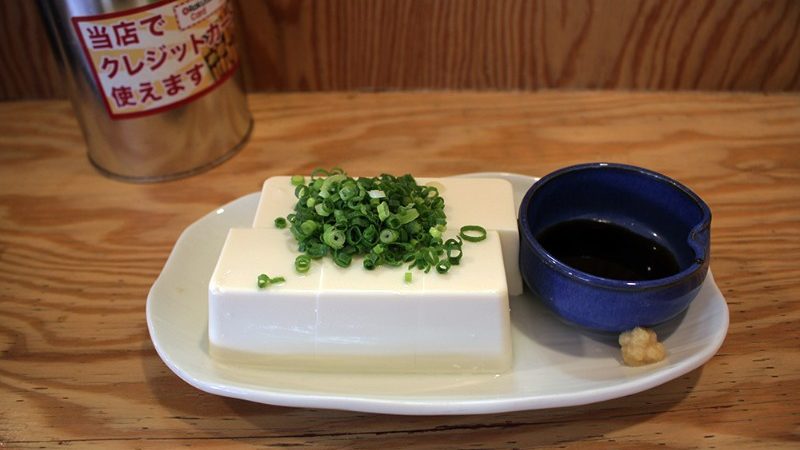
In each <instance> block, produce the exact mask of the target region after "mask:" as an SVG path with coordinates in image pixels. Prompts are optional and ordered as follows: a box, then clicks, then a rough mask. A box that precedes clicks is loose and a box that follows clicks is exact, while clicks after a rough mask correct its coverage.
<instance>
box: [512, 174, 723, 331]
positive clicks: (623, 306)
mask: <svg viewBox="0 0 800 450" xmlns="http://www.w3.org/2000/svg"><path fill="white" fill-rule="evenodd" d="M580 219H589V220H594V221H602V222H610V223H612V224H616V225H620V226H622V227H624V228H626V229H627V230H629V231H632V232H634V233H636V234H639V235H640V236H643V237H646V238H648V239H650V240H653V241H656V242H657V243H659V244H661V245H662V246H663V247H665V248H666V249H667V250H669V251H670V253H672V254H673V255H674V256H675V260H676V262H677V264H678V272H677V273H675V274H674V275H668V276H665V277H663V278H656V279H649V280H644V281H631V280H625V279H612V278H604V277H601V276H596V275H592V274H590V273H587V272H584V271H581V270H578V269H575V268H573V267H571V266H569V265H567V264H566V263H564V262H562V261H560V260H559V259H557V258H556V257H554V256H553V255H551V254H550V253H548V252H547V251H546V250H545V249H544V248H543V247H542V245H541V244H540V242H539V240H537V236H539V235H540V233H541V232H542V231H544V230H546V229H548V227H551V226H553V225H555V224H558V223H562V222H565V221H570V220H580ZM710 225H711V211H710V210H709V208H708V206H707V205H706V204H705V203H704V202H703V201H702V200H701V199H700V197H698V196H697V195H696V194H695V193H693V192H692V191H690V190H689V189H688V188H686V187H685V186H683V185H682V184H680V183H678V182H677V181H675V180H672V179H670V178H668V177H666V176H664V175H661V174H658V173H656V172H653V171H650V170H646V169H642V168H640V167H634V166H628V165H622V164H610V163H592V164H582V165H577V166H572V167H567V168H564V169H561V170H558V171H556V172H553V173H551V174H549V175H547V176H545V177H544V178H542V179H541V180H539V181H538V182H536V183H535V184H534V185H533V186H532V187H531V188H530V190H529V191H528V192H527V193H526V195H525V198H524V199H523V200H522V204H521V206H520V211H519V231H520V270H521V272H522V277H523V279H524V280H525V283H526V284H527V285H528V287H529V288H531V290H532V291H533V292H534V293H536V294H537V295H538V297H539V298H540V299H541V301H543V302H544V303H545V304H546V305H547V306H549V307H550V308H551V309H552V310H553V311H554V312H555V313H556V314H558V315H559V316H560V317H561V318H563V319H564V320H566V321H568V322H571V323H573V324H577V325H579V326H582V327H585V328H589V329H592V330H598V331H608V332H615V333H617V332H621V331H625V330H629V329H631V328H633V327H636V326H653V325H656V324H659V323H662V322H664V321H667V320H669V319H671V318H673V317H675V316H677V315H678V314H680V313H681V312H683V311H684V310H685V309H686V308H687V307H688V306H689V303H690V302H691V301H692V300H693V299H694V297H695V296H696V295H697V293H698V291H699V290H700V285H701V284H702V283H703V280H704V279H705V277H706V273H707V272H708V262H709V243H710Z"/></svg>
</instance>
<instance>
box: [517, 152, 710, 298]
mask: <svg viewBox="0 0 800 450" xmlns="http://www.w3.org/2000/svg"><path fill="white" fill-rule="evenodd" d="M609 169H611V170H623V171H628V172H634V173H636V174H639V175H643V176H645V177H648V178H650V179H653V180H655V181H657V182H660V183H666V184H669V185H671V186H672V187H673V188H675V189H677V190H679V191H681V192H683V193H684V194H685V195H687V196H688V197H689V198H690V199H691V200H692V201H694V202H695V204H697V206H698V207H699V208H700V210H701V213H702V217H701V220H700V221H699V222H698V223H697V225H695V226H694V227H692V229H691V231H690V232H689V236H688V237H687V239H689V246H690V247H691V248H692V249H693V250H694V251H695V257H696V258H695V261H694V262H693V263H692V264H691V265H689V267H687V268H685V269H684V270H682V271H680V272H678V273H676V274H674V275H670V276H668V277H663V278H657V279H654V280H640V281H633V280H617V279H613V278H605V277H600V276H597V275H592V274H590V273H587V272H583V271H581V270H578V269H576V268H574V267H572V266H569V265H567V264H565V263H563V262H561V261H560V260H558V259H557V258H555V257H554V256H553V255H551V254H550V253H549V252H547V251H546V250H545V249H544V247H542V246H541V244H539V241H537V240H536V237H535V236H533V232H532V231H531V228H530V223H529V221H528V214H527V210H528V208H529V206H530V203H531V201H532V199H533V197H534V195H536V193H537V192H538V191H539V190H540V189H541V188H542V187H543V186H545V185H546V184H547V183H549V182H550V181H552V180H554V179H556V178H558V177H561V176H563V175H565V174H569V173H573V172H578V171H586V170H593V171H597V170H609ZM518 217H519V219H518V220H519V229H520V234H521V236H522V239H524V241H525V243H526V244H527V246H529V247H530V248H531V249H532V250H533V253H534V254H535V255H536V256H537V257H538V258H539V259H540V260H541V261H542V262H544V263H545V264H546V265H547V266H549V267H551V268H552V269H555V270H556V271H558V272H560V273H561V274H563V275H566V276H567V277H569V278H571V279H573V280H576V281H579V282H581V283H584V284H591V285H597V286H602V287H606V288H615V289H625V290H631V289H637V290H649V289H658V288H665V287H669V286H672V285H675V284H679V283H681V282H683V281H684V280H686V279H688V278H692V277H693V276H694V275H702V273H703V272H704V271H705V270H707V269H708V266H709V257H710V251H705V245H703V246H701V245H699V244H698V243H697V242H696V241H693V240H692V239H691V238H692V237H694V236H696V235H698V233H700V232H702V231H704V230H705V229H707V228H709V227H710V226H711V209H710V208H709V207H708V205H707V204H706V203H705V202H704V201H703V199H701V198H700V196H698V195H697V194H695V193H694V192H693V191H692V190H691V189H689V188H688V187H686V186H685V185H683V184H681V183H680V182H678V181H677V180H675V179H673V178H670V177H668V176H666V175H664V174H661V173H658V172H655V171H653V170H650V169H645V168H644V167H639V166H633V165H629V164H621V163H610V162H590V163H583V164H576V165H572V166H567V167H563V168H561V169H558V170H555V171H553V172H551V173H549V174H547V175H545V176H543V177H542V178H541V179H539V180H538V181H537V182H535V183H534V184H533V185H532V186H531V187H530V189H528V191H527V192H526V193H525V196H524V197H523V199H522V202H521V204H520V208H519V216H518ZM709 250H710V240H709ZM521 252H522V250H520V253H521ZM701 256H702V261H701V262H698V261H697V260H698V259H699V258H700V257H701ZM698 278H699V280H700V281H699V283H702V280H703V278H704V277H702V276H701V277H698ZM699 283H698V284H699Z"/></svg>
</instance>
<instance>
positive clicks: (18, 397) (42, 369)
mask: <svg viewBox="0 0 800 450" xmlns="http://www.w3.org/2000/svg"><path fill="white" fill-rule="evenodd" d="M249 100H250V105H251V108H252V111H253V113H254V115H255V119H256V125H255V129H254V132H253V135H252V137H251V139H250V141H249V142H248V143H247V145H246V146H245V148H244V149H243V150H242V151H241V153H240V154H238V155H237V156H235V157H234V158H233V159H231V160H229V161H228V162H226V163H224V164H223V165H221V166H219V167H217V168H214V169H212V170H210V171H208V172H206V173H203V174H201V175H198V176H195V177H192V178H187V179H183V180H179V181H174V182H169V183H161V184H153V185H136V184H126V183H122V182H117V181H113V180H109V179H107V178H103V177H102V176H100V175H99V174H98V173H97V172H95V171H94V169H93V168H92V167H91V166H90V164H89V163H88V162H87V160H86V157H85V153H86V149H85V146H84V143H83V139H82V137H81V134H80V131H79V128H78V125H77V123H76V121H75V119H74V117H73V115H72V112H71V109H70V107H69V106H68V104H67V103H66V102H59V101H48V102H13V103H3V104H0V448H56V447H58V448H62V447H64V446H68V447H70V448H89V449H116V448H145V449H150V448H177V447H190V448H216V447H224V448H252V447H259V448H278V447H294V446H297V447H311V448H325V449H334V448H355V449H362V448H364V449H365V448H419V449H435V448H486V449H489V448H492V449H515V448H534V447H543V448H569V449H573V448H575V449H577V448H581V449H595V448H596V449H599V448H618V449H647V448H672V449H690V448H735V449H763V448H786V449H790V448H791V449H796V448H798V446H800V394H798V389H797V386H798V382H800V345H799V344H800V286H798V282H797V280H798V279H799V278H800V264H798V262H797V261H798V256H800V97H799V96H797V95H771V96H764V95H756V94H697V93H673V94H655V93H652V94H645V93H641V94H635V93H540V94H519V93H507V94H499V93H494V94H488V93H486V94H479V93H473V94H452V93H451V94H448V93H416V94H408V93H406V94H401V93H384V94H282V95H268V94H255V95H251V96H250V97H249ZM597 160H605V161H616V162H623V163H631V164H637V165H641V166H645V167H648V168H651V169H654V170H657V171H660V172H662V173H665V174H667V175H669V176H672V177H675V178H677V179H678V180H680V181H682V182H684V183H685V184H687V185H688V186H689V187H691V188H692V189H693V190H695V191H696V192H697V193H698V194H699V195H701V196H702V197H703V198H704V199H705V200H706V201H707V203H708V204H709V205H710V206H711V209H712V211H713V214H714V219H713V226H712V236H713V237H712V242H713V243H712V248H713V259H712V263H711V265H712V268H713V270H714V274H715V277H716V280H717V283H718V284H719V286H720V288H721V290H722V292H723V294H724V295H725V297H726V299H727V301H728V305H729V307H730V313H731V325H730V330H729V334H728V336H727V339H726V341H725V343H724V344H723V346H722V348H721V349H720V351H719V353H718V354H717V355H716V356H715V357H714V358H712V359H711V360H710V361H709V362H708V363H707V364H705V365H704V366H703V367H702V368H700V369H697V370H695V371H693V372H690V373H689V374H687V375H685V376H682V377H680V378H678V379H675V380H673V381H671V382H668V383H666V384H664V385H662V386H659V387H656V388H654V389H651V390H648V391H645V392H642V393H639V394H636V395H632V396H629V397H625V398H620V399H616V400H610V401H605V402H602V403H597V404H592V405H586V406H578V407H569V408H560V409H550V410H541V411H523V412H516V413H507V414H491V415H471V416H447V417H445V416H434V417H404V416H391V415H375V414H363V413H354V412H341V411H329V410H319V409H302V408H286V407H276V406H269V405H261V404H255V403H250V402H247V401H241V400H234V399H228V398H223V397H218V396H214V395H210V394H206V393H203V392H201V391H199V390H197V389H195V388H193V387H191V386H189V385H188V384H187V383H185V382H183V381H182V380H181V379H179V378H178V377H177V376H176V375H174V374H173V373H172V372H171V371H170V370H169V369H168V368H167V367H166V366H165V365H164V363H163V362H162V361H161V360H160V359H159V357H158V356H157V355H156V352H155V351H154V349H153V345H152V343H151V341H150V339H149V336H148V332H147V326H146V323H145V313H144V312H145V311H144V308H145V298H146V297H147V293H148V290H149V288H150V286H151V284H152V283H153V281H154V280H155V278H156V276H157V275H158V274H159V272H160V270H161V268H162V265H163V264H164V262H165V260H166V258H167V256H168V254H169V252H170V250H171V248H172V246H173V245H174V243H175V240H176V239H177V237H178V235H179V234H180V233H181V231H182V230H183V229H184V228H185V227H186V226H188V225H189V224H191V223H192V222H194V221H195V220H197V219H198V218H200V217H201V216H203V215H204V214H206V213H207V212H209V211H212V210H214V209H215V208H217V207H218V206H219V205H222V204H224V203H227V202H229V201H231V200H233V199H236V198H238V197H239V196H242V195H244V194H247V193H250V192H253V191H256V190H258V189H259V186H260V184H261V182H262V181H263V180H264V179H265V178H266V177H268V176H271V175H277V174H294V173H303V172H308V171H310V170H311V169H313V168H315V167H331V166H333V165H336V164H339V165H341V166H342V167H345V168H346V169H347V170H348V171H349V172H351V173H352V174H354V175H369V174H374V173H375V172H376V171H378V170H383V169H390V170H391V171H393V172H406V171H410V172H413V173H414V174H417V175H420V176H441V175H450V174H455V173H460V172H470V171H482V170H492V171H512V172H519V173H524V174H530V175H543V174H546V173H548V172H550V171H552V170H554V169H557V168H559V167H562V166H566V165H569V164H573V163H579V162H586V161H597Z"/></svg>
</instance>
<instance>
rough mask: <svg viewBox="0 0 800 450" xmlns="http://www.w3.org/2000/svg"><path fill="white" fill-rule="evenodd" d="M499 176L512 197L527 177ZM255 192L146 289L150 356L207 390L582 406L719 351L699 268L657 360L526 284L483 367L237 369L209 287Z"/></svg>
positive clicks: (211, 218)
mask: <svg viewBox="0 0 800 450" xmlns="http://www.w3.org/2000/svg"><path fill="white" fill-rule="evenodd" d="M465 176H492V177H499V178H504V179H507V180H509V181H510V182H511V183H512V185H513V186H514V194H515V199H516V201H517V204H519V201H520V200H521V198H522V196H523V195H524V194H525V192H526V191H527V189H528V188H529V187H530V186H531V184H533V183H534V182H535V181H536V179H535V178H532V177H528V176H523V175H516V174H509V173H481V174H468V175H465ZM258 199H259V194H258V193H253V194H249V195H246V196H244V197H241V198H239V199H237V200H235V201H233V202H231V203H229V204H227V205H225V206H223V207H221V208H219V209H217V210H216V211H213V212H211V213H209V214H208V215H206V216H205V217H203V218H201V219H200V220H198V221H197V222H195V223H194V224H192V225H190V226H189V227H188V228H186V230H185V231H184V232H183V234H181V236H180V238H179V239H178V241H177V243H176V244H175V248H174V249H173V250H172V253H171V254H170V256H169V259H168V260H167V262H166V264H165V266H164V269H163V271H162V272H161V275H160V276H159V277H158V279H157V280H156V282H155V283H154V284H153V287H152V289H151V290H150V295H149V296H148V297H147V326H148V328H149V330H150V337H151V339H152V341H153V345H154V346H155V348H156V351H158V354H159V356H160V357H161V359H163V360H164V362H165V363H166V364H167V366H169V368H170V369H172V371H173V372H175V373H176V374H177V375H178V376H179V377H181V378H182V379H183V380H185V381H186V382H188V383H189V384H191V385H192V386H195V387H196V388H198V389H201V390H203V391H206V392H210V393H212V394H217V395H223V396H228V397H234V398H241V399H246V400H252V401H255V402H261V403H268V404H272V405H282V406H298V407H313V408H332V409H343V410H352V411H365V412H377V413H391V414H415V415H438V414H482V413H496V412H505V411H518V410H526V409H540V408H553V407H561V406H573V405H581V404H587V403H593V402H599V401H603V400H608V399H612V398H617V397H622V396H626V395H630V394H634V393H637V392H641V391H644V390H646V389H650V388H652V387H654V386H658V385H660V384H662V383H665V382H667V381H670V380H672V379H675V378H677V377H679V376H681V375H683V374H686V373H688V372H690V371H692V370H694V369H696V368H697V367H700V366H701V365H702V364H703V363H705V362H706V361H708V360H709V359H710V358H711V357H712V356H714V354H715V353H716V352H717V350H718V349H719V347H720V346H721V345H722V341H723V340H724V339H725V334H726V333H727V330H728V307H727V304H726V303H725V299H724V298H723V296H722V293H721V292H720V291H719V289H718V288H717V286H716V284H715V283H714V279H713V276H712V275H711V273H710V272H709V274H708V278H707V279H706V281H705V283H704V284H703V287H702V289H701V290H700V294H699V295H698V296H697V298H696V299H695V300H694V302H692V304H691V306H690V307H689V309H688V310H687V311H686V313H685V314H684V315H682V316H681V317H680V318H677V319H674V320H672V321H670V322H669V323H667V324H665V325H664V326H661V327H659V328H658V329H657V330H656V331H657V332H658V333H659V337H660V338H662V339H663V342H664V345H665V346H666V348H667V351H668V357H667V359H666V360H665V361H662V362H660V363H658V364H654V365H651V366H645V367H639V368H632V367H626V366H624V365H623V364H622V362H621V358H620V355H619V347H618V346H617V345H616V343H615V342H614V341H615V339H613V338H609V337H607V336H598V335H592V334H590V333H586V332H583V331H579V330H577V329H575V328H573V327H570V326H568V325H565V324H563V323H562V322H560V321H559V320H558V319H556V318H555V316H553V315H552V314H551V313H550V312H549V310H547V309H546V308H545V307H543V306H542V305H540V304H539V302H538V301H537V300H536V299H535V298H534V297H533V296H532V295H531V294H529V293H528V292H527V291H526V293H525V294H524V295H522V296H519V297H514V298H512V299H511V317H512V323H513V331H512V334H513V345H514V365H513V368H512V370H510V371H509V372H507V373H503V374H498V375H492V374H488V375H487V374H464V375H458V374H351V373H346V374H344V373H324V372H290V371H281V370H270V369H269V368H253V367H236V366H232V365H225V364H220V363H217V362H215V361H214V360H212V359H211V358H210V357H209V354H208V333H207V321H208V308H207V299H208V297H207V287H208V281H209V278H210V276H211V272H212V271H213V269H214V265H215V264H216V261H217V257H218V256H219V252H220V250H221V248H222V244H223V242H224V240H225V236H226V234H227V232H228V229H229V228H232V227H249V226H250V225H251V222H252V220H253V216H254V214H255V210H256V206H257V204H258Z"/></svg>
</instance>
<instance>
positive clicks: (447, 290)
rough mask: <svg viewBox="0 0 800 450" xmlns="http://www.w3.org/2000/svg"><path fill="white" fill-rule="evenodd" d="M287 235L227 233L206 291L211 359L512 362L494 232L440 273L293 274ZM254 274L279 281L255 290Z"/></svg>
mask: <svg viewBox="0 0 800 450" xmlns="http://www.w3.org/2000/svg"><path fill="white" fill-rule="evenodd" d="M295 246H296V244H295V242H294V239H293V237H292V236H291V233H289V232H288V231H286V230H278V229H275V228H253V229H232V230H230V233H229V235H228V237H227V239H226V242H225V245H224V248H223V250H222V253H221V254H220V258H219V260H218V263H217V266H216V268H215V270H214V273H213V275H212V277H211V281H210V284H209V333H208V334H209V342H210V351H211V354H212V356H214V358H215V359H218V360H220V361H229V362H234V363H239V364H241V363H256V364H269V365H270V366H271V367H285V368H295V369H297V368H302V369H319V370H330V369H333V370H338V369H341V370H357V371H408V372H460V371H468V372H495V373H496V372H502V371H505V370H507V369H508V368H509V366H510V364H511V336H510V327H511V325H510V319H509V305H508V290H507V284H506V278H505V271H504V268H503V263H502V250H501V246H500V238H499V236H498V233H497V232H494V231H490V232H488V233H487V239H486V240H484V241H482V242H479V243H466V244H465V252H464V257H463V259H462V261H461V264H460V265H458V266H454V267H453V269H451V270H450V271H449V272H448V273H446V274H438V273H436V272H435V271H431V272H429V273H427V274H425V273H423V272H422V271H419V270H413V271H412V273H413V278H412V281H411V282H410V283H406V282H405V281H404V276H403V275H404V273H405V268H404V267H403V268H390V267H380V268H378V269H376V270H374V271H367V270H365V269H363V267H361V260H360V259H355V260H354V261H353V265H352V266H351V267H349V268H347V269H343V268H340V267H337V266H336V265H335V264H334V263H333V262H332V261H331V260H330V259H329V258H328V259H322V260H318V261H314V263H313V264H312V267H311V270H310V271H309V272H308V273H306V274H302V275H301V274H297V273H296V272H295V271H294V259H295V257H296V255H297V253H296V251H295V248H294V247H295ZM260 273H266V274H268V275H270V276H278V275H281V276H284V277H285V278H286V282H285V283H281V284H275V285H270V286H269V287H267V288H263V289H259V288H258V287H257V284H256V279H257V277H258V275H259V274H260Z"/></svg>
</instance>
